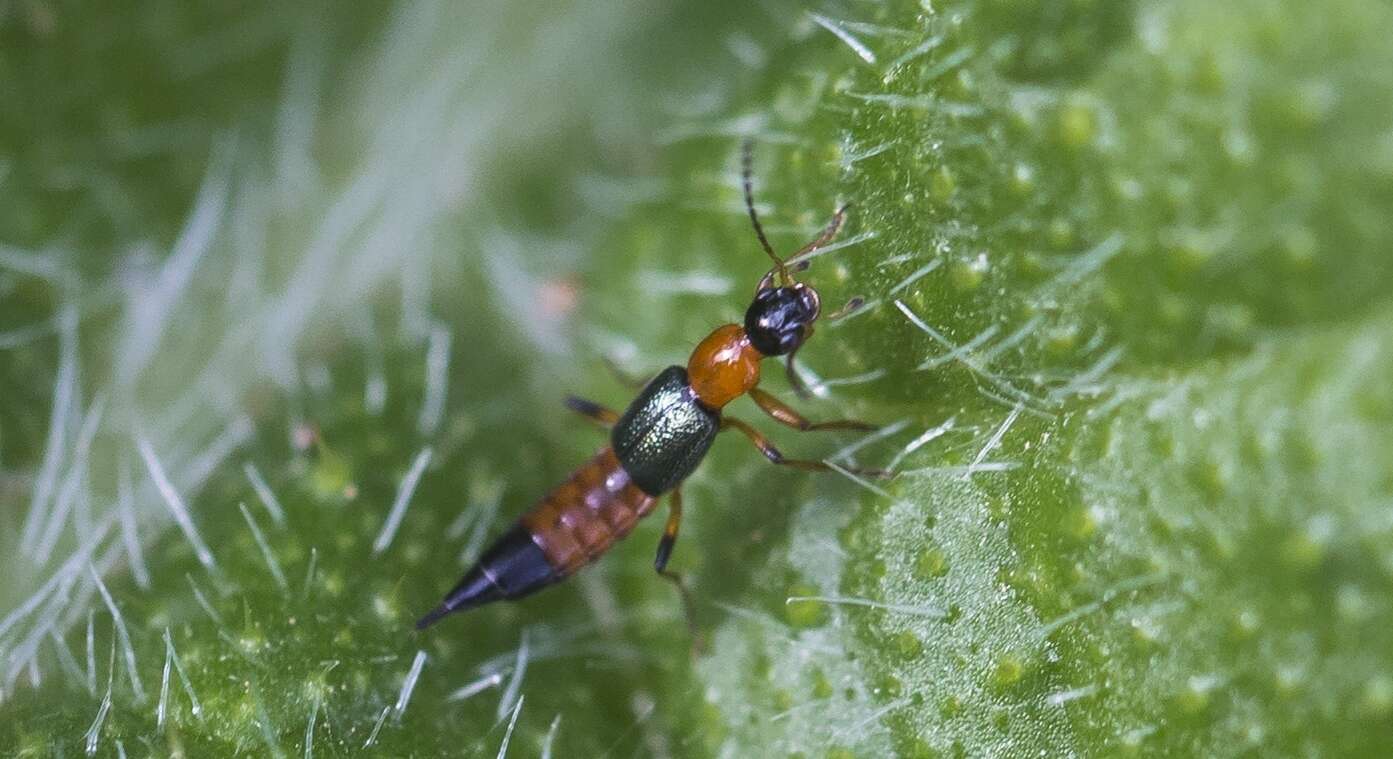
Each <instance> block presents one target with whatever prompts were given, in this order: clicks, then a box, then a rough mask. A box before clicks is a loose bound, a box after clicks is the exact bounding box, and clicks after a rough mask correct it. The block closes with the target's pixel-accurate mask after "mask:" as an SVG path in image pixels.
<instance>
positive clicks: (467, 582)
mask: <svg viewBox="0 0 1393 759" xmlns="http://www.w3.org/2000/svg"><path fill="white" fill-rule="evenodd" d="M557 579H559V578H558V577H557V574H556V570H555V569H553V568H552V566H551V563H550V562H548V561H547V557H546V554H544V553H542V549H541V548H538V547H537V544H536V543H534V542H533V541H532V535H531V534H530V533H528V531H527V530H526V529H525V528H524V527H523V526H522V525H514V526H513V528H512V529H511V530H508V532H507V533H505V534H504V535H503V537H501V538H499V539H498V541H497V542H495V543H494V544H493V545H492V546H490V547H489V549H488V551H486V552H485V553H484V556H483V558H481V559H479V562H478V563H477V564H475V565H474V566H473V567H472V568H471V569H470V570H469V571H468V572H466V573H465V574H464V577H463V578H461V579H460V581H459V583H458V584H456V585H455V587H454V588H453V589H451V590H450V592H449V593H448V594H446V596H445V600H444V601H441V603H440V605H439V606H437V607H435V608H434V609H432V610H431V612H430V613H429V614H427V615H425V616H424V617H421V619H420V620H419V621H417V622H416V629H417V630H424V629H426V628H427V627H430V626H431V625H433V624H435V623H436V622H437V621H439V620H440V618H441V617H444V616H445V615H447V614H451V613H453V612H456V611H465V610H466V609H473V608H475V607H478V606H483V605H484V604H486V603H490V602H493V601H497V600H500V599H509V600H511V599H516V598H522V597H523V596H525V595H528V594H530V593H533V592H535V591H537V590H540V589H542V588H544V587H546V586H547V585H550V584H551V583H553V582H555V581H556V580H557Z"/></svg>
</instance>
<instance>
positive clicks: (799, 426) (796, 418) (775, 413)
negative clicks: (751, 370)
mask: <svg viewBox="0 0 1393 759" xmlns="http://www.w3.org/2000/svg"><path fill="white" fill-rule="evenodd" d="M750 397H751V398H753V399H754V401H755V403H756V404H757V405H758V406H759V407H760V409H762V410H763V411H764V413H766V414H768V415H769V416H772V417H774V421H776V422H778V423H779V424H784V425H787V426H789V427H792V428H794V429H795V430H801V431H803V432H812V431H813V430H874V429H876V426H875V425H874V424H867V423H866V422H863V421H860V420H857V419H837V420H834V421H830V422H810V421H808V420H807V419H805V418H804V417H803V415H802V414H799V413H798V412H797V411H794V410H793V408H792V407H791V406H789V405H788V404H787V403H784V402H783V401H781V400H779V399H778V398H775V397H774V396H773V395H771V394H769V393H766V392H765V391H763V390H760V389H759V388H757V387H755V388H750Z"/></svg>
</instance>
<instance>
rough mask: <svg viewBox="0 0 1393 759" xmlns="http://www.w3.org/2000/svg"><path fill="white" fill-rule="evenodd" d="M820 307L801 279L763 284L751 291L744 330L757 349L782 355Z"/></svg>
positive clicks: (808, 330) (802, 336)
mask: <svg viewBox="0 0 1393 759" xmlns="http://www.w3.org/2000/svg"><path fill="white" fill-rule="evenodd" d="M821 311H822V305H821V302H820V301H819V300H818V296H817V291H816V290H814V289H813V288H811V287H808V286H807V285H805V284H802V283H801V282H796V283H794V284H793V285H790V286H788V287H766V288H763V289H761V290H760V291H759V292H757V293H755V299H754V302H753V303H751V304H750V308H749V310H747V311H745V334H747V335H749V337H750V343H751V344H753V345H754V346H755V349H756V350H758V351H759V352H760V353H763V354H764V355H766V356H782V355H785V354H787V353H790V352H792V351H793V350H794V349H795V348H797V347H798V346H799V345H800V344H801V343H802V342H803V340H804V339H805V338H806V337H807V336H808V335H809V334H810V333H811V332H812V325H813V322H814V321H817V317H818V315H819V314H820V313H821Z"/></svg>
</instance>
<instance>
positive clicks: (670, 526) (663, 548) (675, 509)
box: [653, 487, 702, 654]
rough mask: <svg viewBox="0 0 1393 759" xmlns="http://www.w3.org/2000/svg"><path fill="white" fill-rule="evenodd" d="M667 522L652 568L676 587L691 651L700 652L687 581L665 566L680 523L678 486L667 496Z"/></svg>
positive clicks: (679, 488) (680, 505)
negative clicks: (680, 599)
mask: <svg viewBox="0 0 1393 759" xmlns="http://www.w3.org/2000/svg"><path fill="white" fill-rule="evenodd" d="M667 505H668V513H667V524H666V525H665V526H664V527H663V539H662V540H661V541H659V542H658V555H657V556H655V557H654V558H653V568H654V569H656V570H658V574H660V575H662V576H663V577H664V578H665V579H667V580H669V581H670V582H672V584H673V586H675V587H676V588H677V594H678V595H679V596H681V597H682V612H683V613H684V614H685V615H686V616H687V629H688V631H689V632H690V633H691V635H692V653H693V654H697V653H700V652H701V649H702V640H701V633H700V632H699V630H698V628H697V623H696V607H695V605H694V604H693V603H692V594H691V591H689V590H688V589H687V583H686V582H685V581H683V579H682V575H680V574H678V573H676V572H673V571H672V570H670V569H668V568H667V562H668V559H670V558H672V547H673V546H674V545H675V544H676V543H677V530H678V528H679V527H681V525H682V489H681V487H678V488H677V489H675V490H673V491H672V496H671V497H669V498H668V502H667Z"/></svg>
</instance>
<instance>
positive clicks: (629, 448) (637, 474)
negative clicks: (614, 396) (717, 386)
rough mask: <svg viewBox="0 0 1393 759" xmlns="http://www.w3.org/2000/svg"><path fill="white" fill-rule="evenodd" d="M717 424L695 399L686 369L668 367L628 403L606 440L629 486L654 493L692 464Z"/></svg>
mask: <svg viewBox="0 0 1393 759" xmlns="http://www.w3.org/2000/svg"><path fill="white" fill-rule="evenodd" d="M720 427H721V419H720V417H719V416H718V415H717V414H716V413H714V412H712V411H710V410H709V409H707V408H706V407H705V406H703V405H701V403H700V402H699V401H698V400H697V399H696V395H695V394H694V393H693V392H692V389H691V385H690V384H689V383H688V382H687V370H686V369H684V368H682V367H680V366H669V367H668V368H666V369H664V370H663V372H662V374H659V375H658V376H657V377H654V378H653V381H652V382H649V383H648V386H647V387H645V388H644V389H643V392H642V393H640V394H639V396H638V398H636V399H635V400H634V402H633V403H631V404H629V408H628V409H627V410H626V411H625V412H624V416H623V417H621V418H620V419H619V422H618V423H617V424H615V425H614V431H613V433H612V434H611V435H610V444H611V445H612V446H614V454H615V456H616V457H618V459H619V463H621V464H623V465H624V469H625V471H627V472H628V473H629V477H630V478H632V479H633V482H634V484H635V485H637V486H639V488H641V489H642V490H643V492H645V493H648V494H649V495H654V496H656V495H659V494H662V493H666V492H667V491H669V490H671V489H673V488H674V487H677V485H678V484H679V483H681V482H682V480H684V479H686V478H687V475H689V474H691V473H692V471H693V470H694V469H696V468H697V464H700V463H701V459H702V457H703V456H705V455H706V451H707V449H709V448H710V447H711V442H712V441H713V440H715V439H716V433H717V432H719V431H720Z"/></svg>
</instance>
